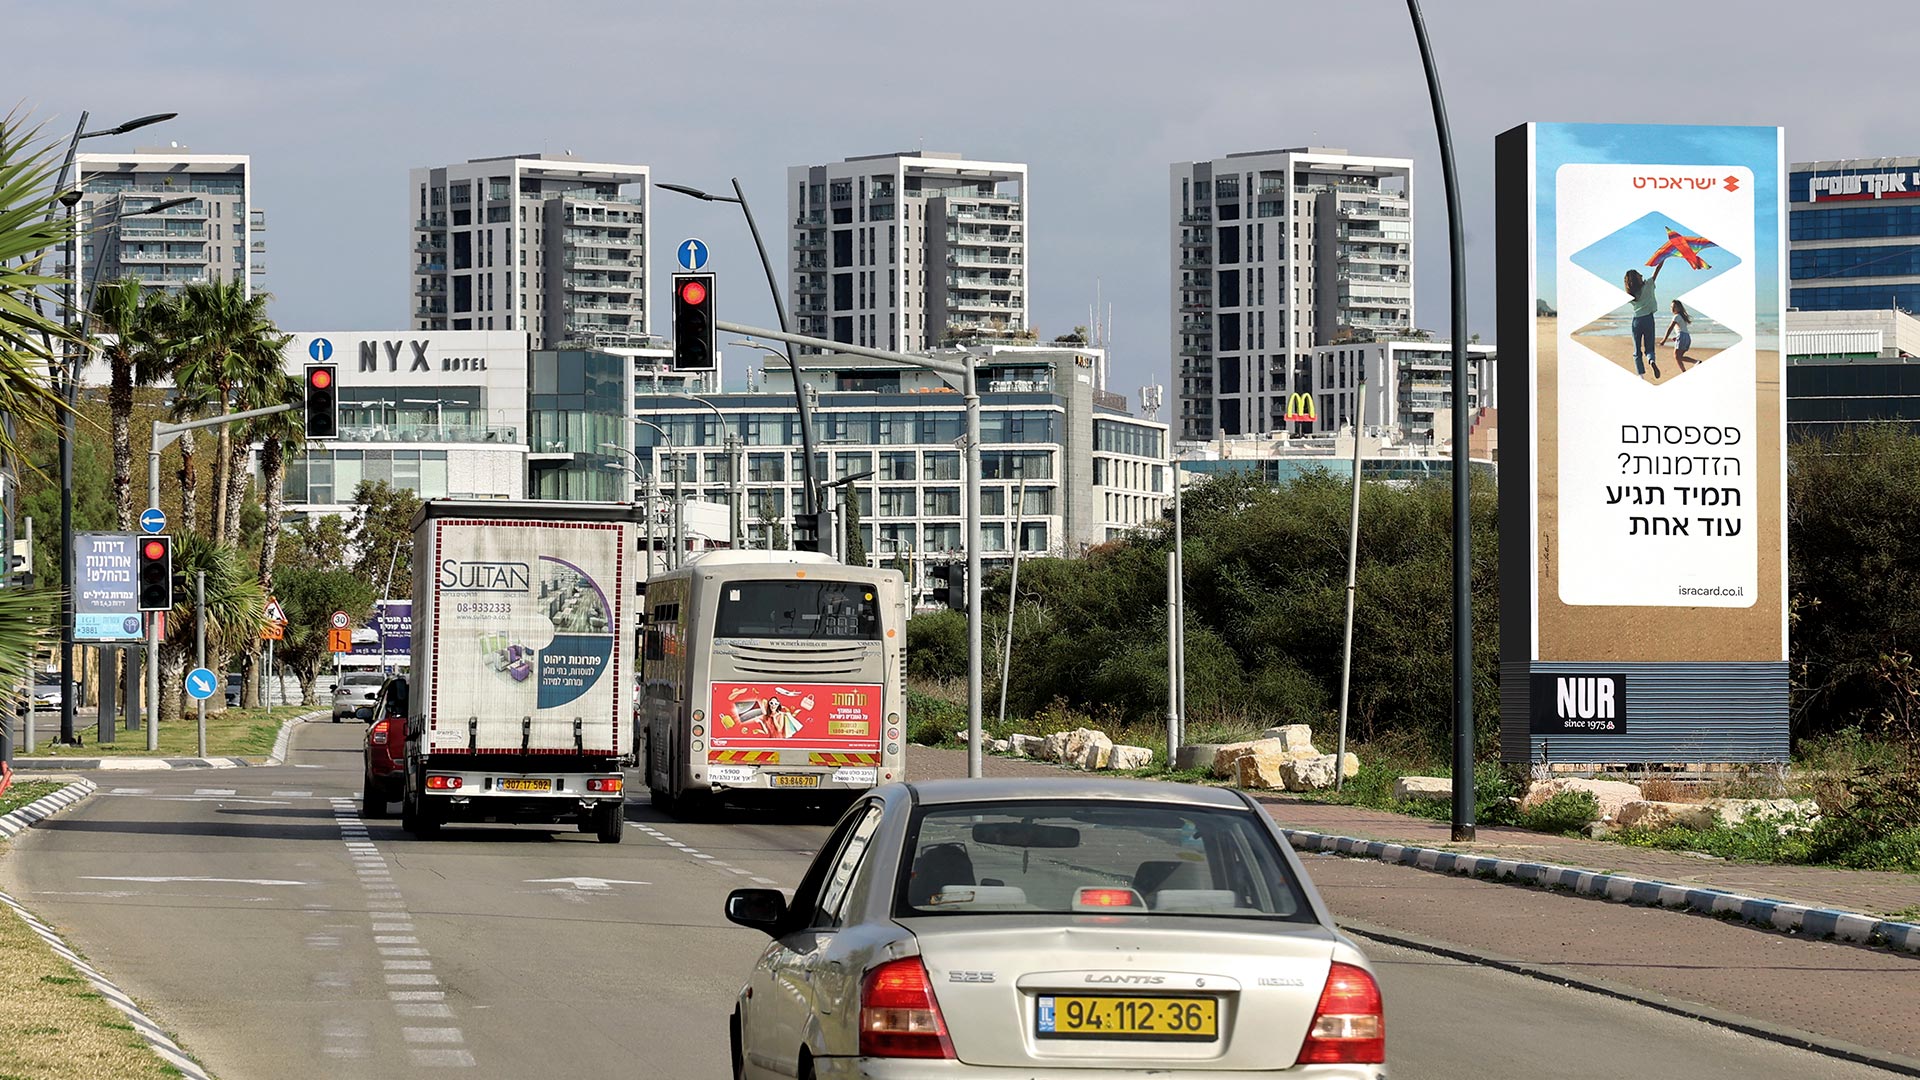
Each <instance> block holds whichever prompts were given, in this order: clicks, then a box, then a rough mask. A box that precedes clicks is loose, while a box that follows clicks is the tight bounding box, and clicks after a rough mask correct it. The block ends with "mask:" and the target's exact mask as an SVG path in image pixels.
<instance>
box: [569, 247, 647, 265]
mask: <svg viewBox="0 0 1920 1080" xmlns="http://www.w3.org/2000/svg"><path fill="white" fill-rule="evenodd" d="M598 250H599V249H594V251H598ZM594 251H583V250H580V249H578V248H569V249H568V250H566V251H563V252H561V253H560V265H561V266H563V267H565V268H567V269H569V270H572V269H575V268H578V267H602V268H605V269H610V270H618V269H621V268H623V267H632V266H639V265H640V257H639V256H638V255H632V256H628V257H625V258H619V259H611V258H608V257H607V256H606V255H605V254H595V253H594Z"/></svg>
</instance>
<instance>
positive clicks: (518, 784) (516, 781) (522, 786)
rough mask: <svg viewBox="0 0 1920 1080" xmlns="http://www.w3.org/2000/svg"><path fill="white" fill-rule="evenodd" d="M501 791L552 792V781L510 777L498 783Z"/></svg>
mask: <svg viewBox="0 0 1920 1080" xmlns="http://www.w3.org/2000/svg"><path fill="white" fill-rule="evenodd" d="M500 790H502V791H552V790H553V781H551V780H547V779H540V780H530V779H527V778H525V777H518V776H510V777H507V778H506V779H504V780H502V781H500Z"/></svg>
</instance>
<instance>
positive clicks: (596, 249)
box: [407, 154, 649, 348]
mask: <svg viewBox="0 0 1920 1080" xmlns="http://www.w3.org/2000/svg"><path fill="white" fill-rule="evenodd" d="M647 175H648V170H647V167H646V166H645V165H610V164H606V163H602V162H591V161H582V160H580V159H579V158H577V157H575V156H573V155H571V154H519V155H513V156H508V157H496V158H475V159H473V160H471V161H468V162H466V163H465V164H460V165H448V166H445V167H444V168H429V169H413V170H411V171H410V172H409V174H408V183H407V188H408V196H407V197H408V203H409V210H408V216H409V217H411V218H412V219H413V230H412V237H413V239H412V242H411V247H412V251H411V252H410V253H409V255H410V261H411V263H412V265H413V275H412V278H411V279H410V280H411V286H410V287H411V289H412V294H413V297H412V300H411V301H410V314H411V316H412V325H413V327H414V328H415V329H417V330H524V331H526V332H527V333H528V334H530V335H532V338H533V340H534V341H535V342H536V343H538V344H540V345H541V346H542V347H545V348H558V347H560V346H562V345H602V346H619V345H633V344H638V343H640V342H643V341H644V340H645V339H646V337H647V333H648V320H647V290H646V282H647V210H648V198H649V191H648V187H647Z"/></svg>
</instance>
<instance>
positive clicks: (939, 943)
mask: <svg viewBox="0 0 1920 1080" xmlns="http://www.w3.org/2000/svg"><path fill="white" fill-rule="evenodd" d="M726 910H727V918H729V919H730V920H732V921H733V922H735V923H739V924H740V925H742V926H748V927H752V928H755V929H758V930H761V931H763V932H765V933H767V934H768V935H770V936H771V937H772V938H773V942H772V944H770V945H769V946H768V947H767V950H766V952H765V953H764V954H762V955H761V957H760V961H759V963H758V964H756V965H755V966H754V969H753V973H752V974H751V975H750V976H749V977H748V979H747V984H746V986H745V987H743V988H742V989H741V991H740V995H739V999H738V1003H737V1005H736V1006H735V1010H734V1014H733V1020H732V1024H731V1035H732V1041H733V1062H734V1076H735V1077H736V1078H739V1077H801V1078H803V1080H806V1078H811V1080H829V1078H843V1077H849V1078H850V1077H877V1078H885V1077H901V1078H905V1077H946V1076H954V1077H959V1076H967V1077H973V1076H979V1077H1003V1078H1005V1080H1014V1078H1016V1077H1017V1078H1019V1080H1068V1078H1072V1080H1086V1078H1088V1077H1092V1076H1140V1077H1146V1076H1153V1077H1157V1078H1160V1080H1199V1078H1202V1077H1204V1078H1206V1080H1232V1078H1236V1077H1247V1078H1251V1077H1256V1076H1257V1077H1266V1078H1273V1077H1276V1076H1299V1077H1316V1078H1343V1080H1380V1078H1382V1077H1384V1076H1386V1066H1385V1064H1384V1062H1385V1059H1386V1031H1385V1026H1384V1024H1385V1020H1384V1017H1383V1015H1382V1009H1381V999H1380V988H1379V984H1378V983H1377V982H1376V981H1375V979H1374V976H1373V972H1372V970H1371V969H1370V968H1369V967H1368V965H1367V961H1366V958H1365V957H1364V956H1362V955H1361V953H1360V950H1359V949H1358V948H1356V947H1355V946H1354V944H1353V942H1352V941H1350V940H1348V939H1347V938H1346V937H1344V936H1342V935H1341V933H1340V932H1339V931H1338V930H1336V929H1335V928H1334V925H1333V919H1332V917H1331V916H1330V915H1329V914H1328V913H1327V909H1326V905H1325V904H1323V903H1322V902H1321V900H1320V897H1319V895H1318V893H1316V892H1315V891H1314V888H1313V886H1312V884H1311V883H1309V882H1308V880H1307V876H1306V873H1305V871H1304V870H1303V869H1302V867H1301V865H1300V862H1299V860H1298V859H1297V858H1296V857H1295V856H1294V854H1293V852H1292V851H1291V850H1290V849H1289V847H1288V845H1287V844H1286V843H1285V841H1284V839H1283V838H1282V836H1281V834H1280V832H1279V829H1278V827H1277V826H1275V825H1274V823H1273V820H1272V819H1271V818H1269V817H1268V816H1267V815H1266V813H1265V812H1264V811H1262V810H1261V808H1260V807H1259V805H1258V804H1256V803H1254V802H1253V800H1251V799H1249V798H1248V797H1247V796H1246V795H1244V794H1242V793H1241V792H1239V791H1236V790H1232V789H1226V788H1202V787H1192V786H1186V785H1179V784H1162V783H1153V782H1149V781H1137V780H1133V781H1130V780H1092V779H1089V780H1080V779H1064V778H1063V779H1059V780H1052V779H1039V780H1036V779H1026V778H1023V779H1020V780H943V781H931V782H926V783H903V784H889V785H887V786H884V787H881V788H877V789H875V790H874V791H872V792H870V793H869V794H867V795H866V796H864V797H863V798H862V799H861V800H860V801H859V802H858V803H856V804H854V806H853V807H852V809H850V810H849V811H848V812H847V814H846V816H844V817H842V818H841V819H840V823H839V825H838V826H836V827H835V829H834V831H833V834H832V836H830V837H829V838H828V840H827V842H826V844H825V845H824V846H823V847H822V848H821V849H820V851H819V853H818V854H817V855H816V856H815V857H814V860H813V864H812V866H810V867H809V868H808V870H807V872H806V876H805V877H803V878H802V879H801V881H800V885H799V887H798V888H797V889H796V890H795V891H794V895H793V899H792V900H791V901H788V900H787V899H786V898H785V897H784V896H783V895H782V894H781V893H779V892H778V891H775V890H771V889H741V890H738V891H735V892H734V893H732V894H731V895H730V896H728V897H727V909H726Z"/></svg>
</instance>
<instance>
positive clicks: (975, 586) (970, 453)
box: [961, 356, 984, 777]
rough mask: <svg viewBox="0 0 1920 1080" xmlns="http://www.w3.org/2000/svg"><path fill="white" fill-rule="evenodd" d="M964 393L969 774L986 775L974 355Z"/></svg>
mask: <svg viewBox="0 0 1920 1080" xmlns="http://www.w3.org/2000/svg"><path fill="white" fill-rule="evenodd" d="M964 363H965V365H966V371H965V373H964V375H963V376H962V386H961V392H962V393H964V394H965V395H966V400H967V775H968V776H973V777H978V776H981V775H983V770H984V766H983V765H982V762H981V753H980V695H981V678H982V674H983V672H982V666H983V665H982V661H983V659H984V656H983V655H982V654H983V652H984V649H983V646H982V644H981V641H980V631H981V625H980V620H981V615H982V612H981V611H980V385H979V378H978V372H977V371H976V368H975V364H974V358H973V357H972V356H967V357H966V358H965V361H964Z"/></svg>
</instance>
